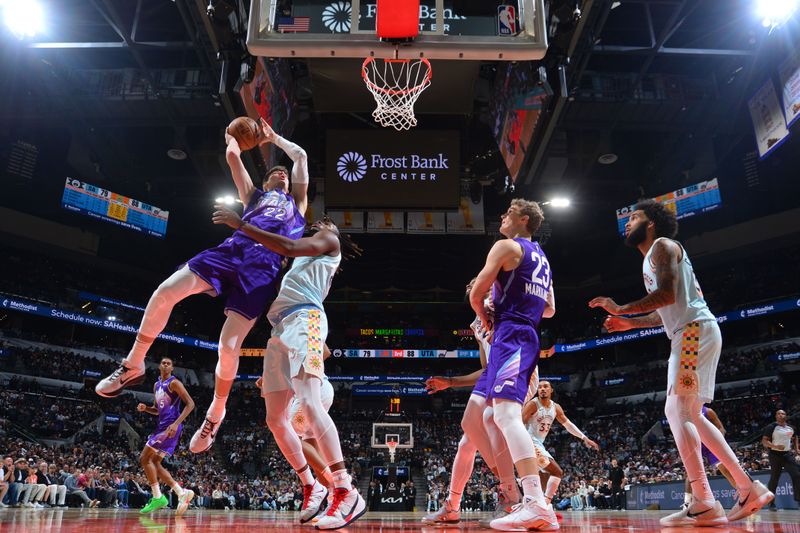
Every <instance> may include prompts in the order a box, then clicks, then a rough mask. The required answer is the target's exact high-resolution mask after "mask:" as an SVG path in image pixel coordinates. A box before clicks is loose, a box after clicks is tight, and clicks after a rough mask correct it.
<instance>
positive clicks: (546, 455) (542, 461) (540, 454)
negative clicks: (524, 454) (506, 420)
mask: <svg viewBox="0 0 800 533" xmlns="http://www.w3.org/2000/svg"><path fill="white" fill-rule="evenodd" d="M531 440H532V441H533V450H534V451H535V452H536V462H537V463H539V468H544V467H546V466H547V465H549V464H550V461H552V460H553V456H552V455H550V452H548V451H547V448H545V446H544V443H543V442H542V441H540V440H539V439H537V438H536V437H534V436H533V435H531Z"/></svg>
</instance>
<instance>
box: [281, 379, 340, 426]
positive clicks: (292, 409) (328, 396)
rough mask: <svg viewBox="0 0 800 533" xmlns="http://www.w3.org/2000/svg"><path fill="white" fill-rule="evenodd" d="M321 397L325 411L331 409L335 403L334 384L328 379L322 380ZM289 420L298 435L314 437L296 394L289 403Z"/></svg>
mask: <svg viewBox="0 0 800 533" xmlns="http://www.w3.org/2000/svg"><path fill="white" fill-rule="evenodd" d="M319 392H320V397H321V400H322V407H324V408H325V411H329V410H330V408H331V405H333V385H331V382H330V381H328V380H327V379H323V380H322V388H321V389H320V391H319ZM289 420H290V421H291V422H292V428H293V429H294V432H295V433H297V436H298V437H300V438H301V439H313V438H314V435H313V434H312V433H311V428H310V427H309V425H308V418H306V415H305V413H304V412H303V410H302V409H301V408H300V401H299V400H298V399H297V396H296V395H295V397H294V398H292V403H291V404H289Z"/></svg>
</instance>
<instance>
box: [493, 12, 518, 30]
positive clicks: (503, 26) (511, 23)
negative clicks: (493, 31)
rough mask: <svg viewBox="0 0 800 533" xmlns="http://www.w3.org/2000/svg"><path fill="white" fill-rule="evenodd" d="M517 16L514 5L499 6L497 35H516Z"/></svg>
mask: <svg viewBox="0 0 800 533" xmlns="http://www.w3.org/2000/svg"><path fill="white" fill-rule="evenodd" d="M516 34H517V17H516V12H515V10H514V6H497V35H516Z"/></svg>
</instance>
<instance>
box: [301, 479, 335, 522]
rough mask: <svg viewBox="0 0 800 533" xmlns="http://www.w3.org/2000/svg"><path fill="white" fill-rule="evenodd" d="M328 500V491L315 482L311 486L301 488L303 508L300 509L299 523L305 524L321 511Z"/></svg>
mask: <svg viewBox="0 0 800 533" xmlns="http://www.w3.org/2000/svg"><path fill="white" fill-rule="evenodd" d="M327 498H328V489H326V488H325V486H324V485H323V484H322V483H320V482H319V481H317V480H314V484H313V485H305V486H303V506H302V507H300V523H301V524H305V523H306V522H308V521H309V520H311V519H312V518H314V517H315V516H317V515H318V514H319V513H320V512H321V511H322V506H323V504H324V503H325V500H326V499H327Z"/></svg>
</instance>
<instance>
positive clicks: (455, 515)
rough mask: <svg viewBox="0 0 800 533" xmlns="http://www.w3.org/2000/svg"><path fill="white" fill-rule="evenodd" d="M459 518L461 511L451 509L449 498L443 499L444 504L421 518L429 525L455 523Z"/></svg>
mask: <svg viewBox="0 0 800 533" xmlns="http://www.w3.org/2000/svg"><path fill="white" fill-rule="evenodd" d="M460 520H461V511H460V510H459V509H453V508H452V506H451V504H450V500H445V501H444V505H442V506H441V507H439V510H438V511H434V512H432V513H430V514H428V515H425V516H424V517H423V518H422V523H423V524H427V525H430V526H433V525H436V524H457V523H458V522H459V521H460Z"/></svg>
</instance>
